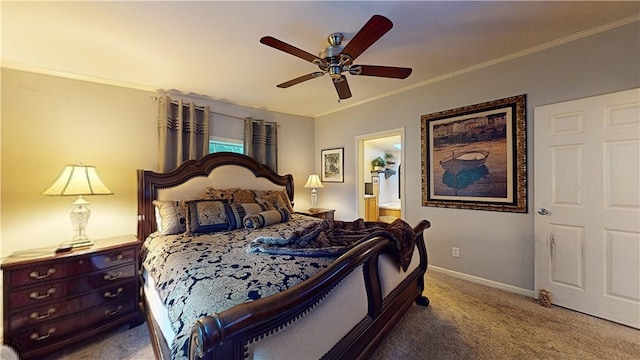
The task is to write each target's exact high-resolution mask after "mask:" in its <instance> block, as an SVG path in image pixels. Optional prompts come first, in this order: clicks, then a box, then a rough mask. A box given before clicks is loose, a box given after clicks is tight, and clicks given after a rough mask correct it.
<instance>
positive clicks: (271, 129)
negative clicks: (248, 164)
mask: <svg viewBox="0 0 640 360" xmlns="http://www.w3.org/2000/svg"><path fill="white" fill-rule="evenodd" d="M244 153H245V154H246V155H247V156H250V157H252V158H254V159H255V160H256V161H258V162H259V163H261V164H265V165H267V166H269V167H270V168H271V169H272V170H273V171H275V172H278V123H276V122H272V121H264V120H258V119H254V118H251V117H248V118H245V119H244Z"/></svg>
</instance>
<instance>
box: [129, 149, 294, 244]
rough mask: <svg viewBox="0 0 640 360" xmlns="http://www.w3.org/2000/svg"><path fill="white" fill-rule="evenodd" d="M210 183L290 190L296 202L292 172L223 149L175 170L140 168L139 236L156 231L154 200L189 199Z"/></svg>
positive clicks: (290, 197)
mask: <svg viewBox="0 0 640 360" xmlns="http://www.w3.org/2000/svg"><path fill="white" fill-rule="evenodd" d="M207 186H215V187H218V188H220V189H226V188H246V189H257V190H272V189H282V188H285V189H286V190H287V194H288V195H289V199H290V200H291V202H293V194H294V186H293V175H291V174H287V175H278V174H277V173H276V172H274V171H273V170H271V168H269V167H268V166H266V165H263V164H260V163H258V162H257V161H255V160H254V159H252V158H250V157H248V156H245V155H241V154H236V153H230V152H220V153H213V154H209V155H207V156H205V157H203V158H202V159H200V160H189V161H185V162H184V163H182V164H181V165H180V166H178V167H177V168H176V169H175V170H173V171H170V172H167V173H158V172H154V171H150V170H138V239H140V240H142V241H144V239H146V238H147V236H149V234H151V233H152V232H154V231H155V230H156V218H155V208H154V206H153V200H156V199H158V200H187V199H193V198H196V197H198V196H199V195H202V194H203V193H204V191H205V189H206V187H207Z"/></svg>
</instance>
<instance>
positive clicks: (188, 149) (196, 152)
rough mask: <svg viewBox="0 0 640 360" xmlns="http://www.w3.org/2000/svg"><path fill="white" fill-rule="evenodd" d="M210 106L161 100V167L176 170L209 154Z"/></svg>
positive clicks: (159, 127)
mask: <svg viewBox="0 0 640 360" xmlns="http://www.w3.org/2000/svg"><path fill="white" fill-rule="evenodd" d="M210 112H211V111H210V109H209V106H204V107H201V106H196V105H195V104H194V103H184V102H183V101H182V100H171V99H169V97H168V96H166V95H165V96H162V97H160V105H159V110H158V140H159V141H158V145H159V153H158V168H159V169H160V170H159V171H160V172H167V171H170V170H173V169H175V168H176V167H178V165H180V164H182V162H184V161H185V160H197V159H200V158H201V157H203V156H204V155H206V154H208V153H209V116H210Z"/></svg>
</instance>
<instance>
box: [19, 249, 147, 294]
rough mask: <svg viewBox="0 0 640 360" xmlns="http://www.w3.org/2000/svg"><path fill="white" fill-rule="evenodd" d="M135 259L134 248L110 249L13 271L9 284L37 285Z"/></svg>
mask: <svg viewBox="0 0 640 360" xmlns="http://www.w3.org/2000/svg"><path fill="white" fill-rule="evenodd" d="M134 261H135V250H134V249H126V250H116V251H110V252H105V253H101V254H95V255H93V256H89V255H86V256H80V257H78V258H77V259H73V260H71V261H66V262H58V263H51V264H48V265H36V266H28V267H24V268H21V269H17V270H15V271H12V272H11V274H10V276H9V285H11V287H20V286H27V285H35V284H40V283H42V282H45V281H52V280H56V279H62V278H65V277H67V276H70V275H74V274H81V273H87V272H92V271H95V270H101V269H106V268H109V267H112V266H118V265H122V264H126V263H132V262H134Z"/></svg>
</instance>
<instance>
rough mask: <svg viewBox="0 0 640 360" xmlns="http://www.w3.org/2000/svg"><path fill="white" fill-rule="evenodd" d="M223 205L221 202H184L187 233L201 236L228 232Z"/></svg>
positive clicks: (201, 200) (204, 200) (203, 200)
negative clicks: (202, 234)
mask: <svg viewBox="0 0 640 360" xmlns="http://www.w3.org/2000/svg"><path fill="white" fill-rule="evenodd" d="M225 205H226V204H225V203H224V202H223V201H218V200H208V199H200V200H189V201H186V202H185V206H186V208H187V232H188V233H190V234H201V233H210V232H216V231H225V230H228V229H229V224H228V223H227V215H226V210H225Z"/></svg>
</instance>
